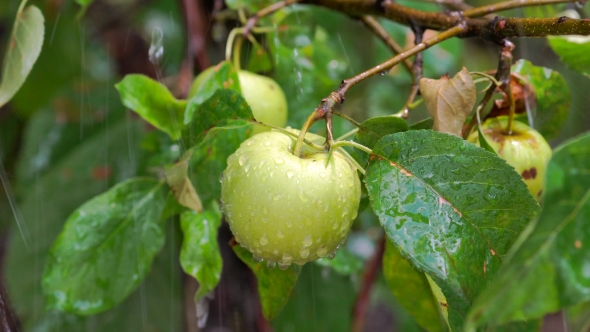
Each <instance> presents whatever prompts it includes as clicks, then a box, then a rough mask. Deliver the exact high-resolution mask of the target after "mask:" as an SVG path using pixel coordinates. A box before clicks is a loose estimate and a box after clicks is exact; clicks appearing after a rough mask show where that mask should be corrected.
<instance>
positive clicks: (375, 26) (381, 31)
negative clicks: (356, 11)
mask: <svg viewBox="0 0 590 332" xmlns="http://www.w3.org/2000/svg"><path fill="white" fill-rule="evenodd" d="M360 19H361V21H363V23H364V24H365V25H366V26H367V27H368V28H369V29H371V31H373V33H375V35H377V37H379V38H380V39H381V40H382V41H383V42H384V43H385V45H387V47H389V49H390V50H391V52H393V55H398V54H400V53H402V52H403V51H404V49H403V48H402V47H401V46H400V45H399V44H398V43H397V42H396V41H395V40H393V38H391V36H390V35H389V33H387V30H385V28H384V27H383V26H382V25H381V24H380V23H379V21H377V20H376V19H375V18H374V17H372V16H369V15H362V16H361V17H360ZM402 64H403V65H404V67H406V69H407V70H408V72H409V73H410V75H411V74H412V62H410V60H409V59H405V60H404V61H403V62H402Z"/></svg>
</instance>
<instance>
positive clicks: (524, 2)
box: [463, 0, 585, 17]
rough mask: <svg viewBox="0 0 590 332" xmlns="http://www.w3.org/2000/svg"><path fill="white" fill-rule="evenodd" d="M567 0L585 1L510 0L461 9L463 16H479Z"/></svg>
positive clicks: (561, 0) (560, 1) (560, 0)
mask: <svg viewBox="0 0 590 332" xmlns="http://www.w3.org/2000/svg"><path fill="white" fill-rule="evenodd" d="M568 2H585V1H576V0H512V1H506V2H500V3H495V4H491V5H488V6H482V7H477V8H471V9H466V10H464V11H463V16H465V17H481V16H485V15H488V14H491V13H496V12H499V11H503V10H507V9H514V8H522V7H530V6H543V5H551V4H557V3H568Z"/></svg>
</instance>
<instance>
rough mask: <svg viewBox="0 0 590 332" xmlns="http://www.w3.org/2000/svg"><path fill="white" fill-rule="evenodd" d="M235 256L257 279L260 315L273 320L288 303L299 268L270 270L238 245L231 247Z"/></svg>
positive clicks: (293, 266) (292, 266)
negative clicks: (260, 305) (260, 304)
mask: <svg viewBox="0 0 590 332" xmlns="http://www.w3.org/2000/svg"><path fill="white" fill-rule="evenodd" d="M233 249H234V252H235V253H236V255H237V256H238V257H239V258H240V259H241V260H242V262H244V263H245V264H246V265H248V267H249V268H250V270H252V272H254V275H256V279H258V294H259V295H260V302H261V303H262V313H263V314H264V317H265V318H266V319H269V320H270V319H273V318H274V317H275V316H276V315H277V314H278V313H279V312H280V311H281V310H282V309H283V307H284V306H285V304H287V301H289V294H291V290H292V289H293V286H295V283H296V282H297V278H298V277H299V273H300V272H301V268H300V267H299V266H297V265H291V266H289V267H288V268H287V269H286V270H281V269H279V268H270V267H268V266H267V265H266V263H257V262H255V261H254V259H253V258H252V253H251V252H249V251H248V250H247V249H245V248H242V247H241V246H239V245H235V246H234V247H233Z"/></svg>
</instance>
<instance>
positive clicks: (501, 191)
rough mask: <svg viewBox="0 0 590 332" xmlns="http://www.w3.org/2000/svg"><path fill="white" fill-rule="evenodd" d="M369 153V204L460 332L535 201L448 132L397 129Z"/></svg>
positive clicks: (495, 162) (503, 169) (501, 166)
mask: <svg viewBox="0 0 590 332" xmlns="http://www.w3.org/2000/svg"><path fill="white" fill-rule="evenodd" d="M373 152H374V154H375V156H372V157H371V160H370V162H369V166H368V168H367V174H366V177H365V183H366V186H367V190H368V194H369V197H370V198H371V206H372V207H373V210H374V211H375V213H376V214H377V216H378V217H379V220H380V222H381V224H382V225H383V227H384V228H385V230H386V233H387V235H388V237H389V239H390V240H391V241H393V242H394V243H395V244H396V247H397V248H398V249H399V250H400V252H401V254H402V256H403V257H404V258H406V259H407V260H409V261H410V262H411V263H412V265H413V266H415V267H416V269H418V270H419V271H421V272H425V273H426V274H428V275H429V276H430V277H431V278H432V279H433V280H434V281H435V282H436V284H438V285H439V286H440V288H441V289H442V292H443V293H444V295H445V297H446V298H447V301H448V305H449V306H448V313H449V323H450V325H451V328H453V329H457V330H460V329H461V327H462V325H463V320H464V317H465V315H466V314H467V311H468V310H469V308H470V306H471V303H472V301H474V300H475V298H476V297H477V295H478V294H479V293H480V292H481V291H482V290H483V289H484V288H485V286H486V284H487V283H488V281H489V280H491V278H493V277H494V275H495V274H496V271H497V269H498V267H499V266H500V263H501V260H502V257H503V256H504V255H506V253H507V252H508V250H509V248H510V247H511V245H512V244H513V243H514V241H515V240H516V237H517V235H518V234H519V233H520V232H521V231H522V230H523V229H524V227H525V226H526V224H527V223H528V222H529V220H531V219H532V217H533V215H534V214H535V213H536V211H537V210H538V205H537V203H536V202H535V200H534V199H533V198H532V197H531V195H530V194H529V193H528V190H527V188H526V185H525V184H524V183H523V182H522V181H520V175H519V174H518V173H516V172H515V171H514V169H513V168H512V167H510V166H508V165H507V164H506V162H505V161H504V160H502V159H500V158H498V157H497V156H495V155H493V154H491V153H489V152H487V151H485V150H483V149H481V148H478V147H476V146H475V145H473V144H471V143H468V142H466V141H464V140H463V139H461V138H459V137H455V136H453V135H448V134H444V133H439V132H435V131H426V130H412V131H407V132H402V133H396V134H392V135H387V136H384V137H383V138H382V139H381V140H380V141H379V142H378V143H377V145H376V146H375V148H374V149H373Z"/></svg>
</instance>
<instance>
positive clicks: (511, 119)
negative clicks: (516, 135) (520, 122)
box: [504, 82, 516, 135]
mask: <svg viewBox="0 0 590 332" xmlns="http://www.w3.org/2000/svg"><path fill="white" fill-rule="evenodd" d="M504 92H505V93H506V95H507V96H508V102H509V103H510V114H509V115H508V125H507V126H506V134H507V135H512V127H513V125H514V113H515V112H516V102H515V100H514V95H513V94H512V86H511V83H510V82H508V84H507V85H506V87H505V89H504Z"/></svg>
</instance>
